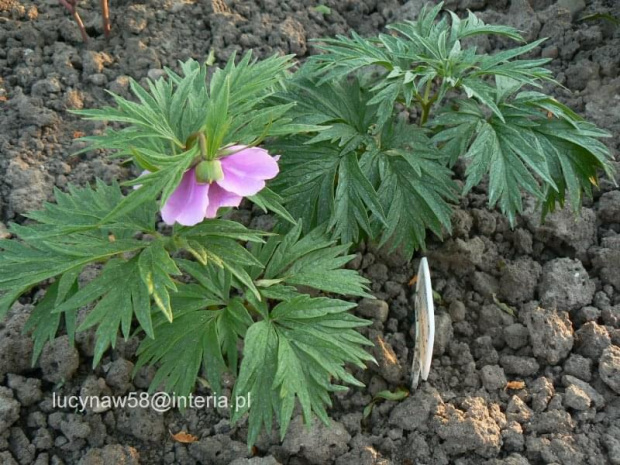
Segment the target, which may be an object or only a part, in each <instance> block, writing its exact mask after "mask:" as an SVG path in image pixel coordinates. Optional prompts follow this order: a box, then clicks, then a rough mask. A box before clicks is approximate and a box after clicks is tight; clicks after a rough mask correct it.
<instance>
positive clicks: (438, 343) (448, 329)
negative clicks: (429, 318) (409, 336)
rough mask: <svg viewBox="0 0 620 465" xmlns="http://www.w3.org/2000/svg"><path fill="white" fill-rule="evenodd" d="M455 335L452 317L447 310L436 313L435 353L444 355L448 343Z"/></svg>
mask: <svg viewBox="0 0 620 465" xmlns="http://www.w3.org/2000/svg"><path fill="white" fill-rule="evenodd" d="M453 336H454V330H453V329H452V319H451V318H450V315H448V314H447V313H446V312H439V313H437V314H436V315H435V342H434V345H433V355H443V353H444V352H445V351H446V348H447V347H448V344H449V343H450V341H451V340H452V337H453Z"/></svg>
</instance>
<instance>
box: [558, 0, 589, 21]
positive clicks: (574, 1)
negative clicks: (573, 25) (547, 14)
mask: <svg viewBox="0 0 620 465" xmlns="http://www.w3.org/2000/svg"><path fill="white" fill-rule="evenodd" d="M558 6H559V7H560V8H564V9H566V10H568V11H569V12H570V14H571V16H572V17H573V18H576V17H577V14H578V13H580V12H582V11H583V10H585V9H586V2H585V0H558Z"/></svg>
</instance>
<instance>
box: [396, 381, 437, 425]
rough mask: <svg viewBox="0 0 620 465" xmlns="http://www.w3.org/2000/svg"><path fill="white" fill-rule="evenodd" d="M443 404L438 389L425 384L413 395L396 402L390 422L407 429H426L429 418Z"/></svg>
mask: <svg viewBox="0 0 620 465" xmlns="http://www.w3.org/2000/svg"><path fill="white" fill-rule="evenodd" d="M441 404H443V401H442V400H441V396H440V395H439V393H438V392H437V390H436V389H434V388H433V387H431V386H430V385H428V384H424V385H422V386H421V387H420V388H419V389H417V390H416V391H415V392H414V393H413V395H412V396H410V397H408V398H407V399H405V400H404V401H403V402H399V403H398V404H396V406H395V407H394V408H393V409H392V412H391V413H390V419H389V424H390V426H394V427H397V428H402V429H404V430H405V431H416V430H423V431H424V430H426V429H427V428H428V426H427V425H428V419H429V418H432V417H433V415H434V414H435V413H436V412H437V409H438V406H439V405H441Z"/></svg>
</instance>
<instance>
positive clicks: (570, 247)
mask: <svg viewBox="0 0 620 465" xmlns="http://www.w3.org/2000/svg"><path fill="white" fill-rule="evenodd" d="M546 37H548V36H546ZM525 216H526V221H527V225H528V227H529V229H530V230H531V231H532V232H533V233H534V235H535V236H536V239H537V240H540V241H542V242H544V243H545V244H546V245H547V246H548V247H549V248H551V249H553V250H555V251H557V252H558V253H560V254H562V255H566V252H567V251H568V252H570V253H571V254H574V255H575V256H576V257H577V258H585V257H587V251H588V249H589V248H590V246H592V245H593V244H594V243H595V241H596V213H595V212H594V210H592V209H591V208H582V209H581V213H580V214H579V216H578V217H576V216H575V214H574V213H573V211H572V209H571V208H570V206H566V207H565V208H563V209H561V210H556V211H555V212H553V213H550V214H549V215H547V217H546V218H545V222H544V223H542V224H541V223H540V211H539V210H536V209H535V208H528V209H527V211H526V212H525ZM564 260H569V259H564ZM543 274H544V269H543ZM584 305H586V304H584ZM558 308H559V309H560V310H568V309H566V308H561V307H559V302H558Z"/></svg>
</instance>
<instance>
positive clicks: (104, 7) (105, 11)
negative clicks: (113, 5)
mask: <svg viewBox="0 0 620 465" xmlns="http://www.w3.org/2000/svg"><path fill="white" fill-rule="evenodd" d="M101 15H102V16H103V34H104V35H105V37H106V39H109V38H110V9H109V8H108V0H101Z"/></svg>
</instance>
